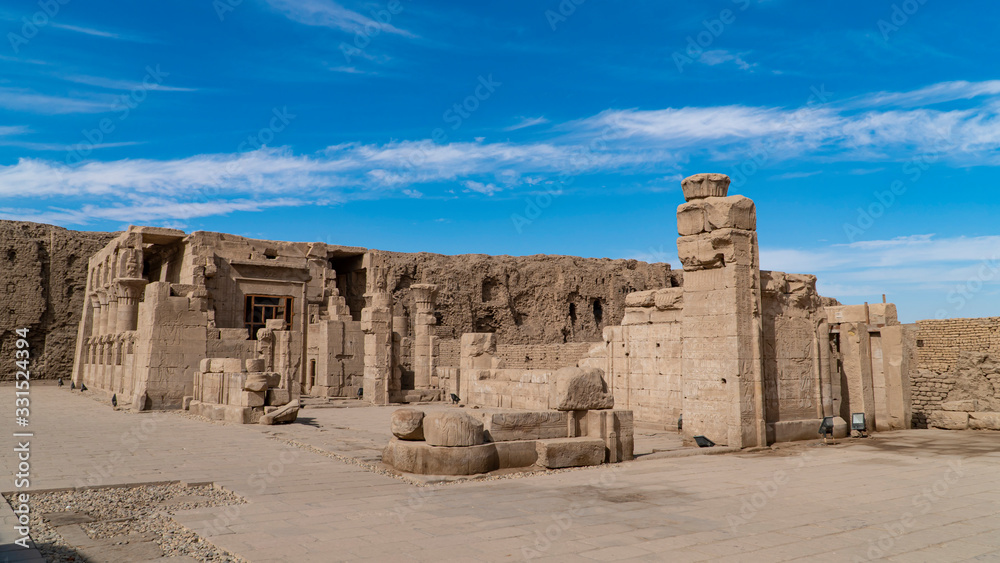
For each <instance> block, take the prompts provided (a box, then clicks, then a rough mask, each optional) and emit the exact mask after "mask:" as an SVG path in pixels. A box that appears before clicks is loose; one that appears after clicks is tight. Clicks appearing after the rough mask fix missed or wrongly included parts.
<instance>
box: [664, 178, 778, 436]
mask: <svg viewBox="0 0 1000 563" xmlns="http://www.w3.org/2000/svg"><path fill="white" fill-rule="evenodd" d="M683 188H684V196H685V198H686V199H687V203H685V204H683V205H681V206H680V207H679V208H678V209H677V226H678V232H679V234H680V235H681V236H680V238H678V239H677V253H678V257H679V258H680V261H681V263H682V264H683V266H684V317H683V321H682V326H683V334H684V340H683V360H682V365H683V401H684V402H683V405H684V406H683V413H684V433H685V434H686V435H687V436H689V437H690V436H696V435H702V436H706V437H708V438H709V439H711V440H712V441H714V442H716V443H717V444H720V445H728V446H733V447H742V448H746V447H755V446H764V445H766V442H767V432H766V424H765V418H764V391H763V362H762V355H763V348H762V344H761V338H762V325H761V289H760V287H761V285H760V265H759V256H758V247H757V212H756V207H755V206H754V203H753V201H751V200H749V199H747V198H745V197H743V196H731V197H726V195H727V193H728V189H729V178H728V177H727V176H724V175H722V174H698V175H696V176H692V177H690V178H687V179H686V180H684V182H683Z"/></svg>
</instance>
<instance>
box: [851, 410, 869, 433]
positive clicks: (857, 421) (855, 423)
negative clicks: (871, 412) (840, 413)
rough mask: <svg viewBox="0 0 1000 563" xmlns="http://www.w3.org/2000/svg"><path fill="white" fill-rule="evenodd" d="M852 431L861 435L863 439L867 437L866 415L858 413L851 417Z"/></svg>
mask: <svg viewBox="0 0 1000 563" xmlns="http://www.w3.org/2000/svg"><path fill="white" fill-rule="evenodd" d="M851 430H854V431H856V432H858V433H859V434H861V437H862V438H864V437H865V432H867V431H868V423H867V422H866V421H865V413H863V412H856V413H854V414H852V415H851Z"/></svg>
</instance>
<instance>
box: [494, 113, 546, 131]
mask: <svg viewBox="0 0 1000 563" xmlns="http://www.w3.org/2000/svg"><path fill="white" fill-rule="evenodd" d="M548 122H549V120H548V119H546V118H545V117H544V116H542V117H522V118H521V120H520V121H518V122H517V123H515V124H514V125H511V126H510V127H505V128H504V131H517V130H518V129H527V128H528V127H534V126H536V125H544V124H546V123H548Z"/></svg>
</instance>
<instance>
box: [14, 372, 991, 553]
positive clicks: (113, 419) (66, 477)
mask: <svg viewBox="0 0 1000 563" xmlns="http://www.w3.org/2000/svg"><path fill="white" fill-rule="evenodd" d="M7 389H8V390H10V389H9V388H7ZM12 403H13V401H4V402H3V403H2V408H0V411H2V414H3V415H4V416H5V417H6V418H7V419H8V420H12V418H13V412H12V408H13V407H12ZM383 410H384V411H386V412H379V411H383ZM389 410H390V409H376V408H364V409H347V408H344V409H313V410H310V409H306V411H304V412H303V420H302V422H304V423H305V424H296V425H294V426H286V427H272V428H267V427H258V426H233V425H222V424H212V423H208V422H204V421H199V420H194V419H191V418H188V417H185V416H183V415H181V414H178V413H151V414H130V413H126V412H116V411H114V410H112V408H111V407H110V405H103V404H100V403H98V402H95V401H93V400H91V399H89V398H86V397H81V396H80V395H79V394H71V393H70V392H69V391H68V390H66V389H59V388H56V387H48V386H39V387H35V388H33V390H32V425H31V430H33V431H34V432H35V434H36V437H35V439H34V441H33V442H32V458H31V459H32V468H31V469H32V473H33V475H32V477H33V480H32V487H33V489H35V490H45V489H55V488H64V487H75V486H82V485H91V486H107V485H124V484H133V483H151V482H162V481H178V480H181V481H187V482H192V483H201V482H213V483H216V484H217V485H219V486H222V487H225V488H226V489H228V490H231V491H233V492H235V493H237V494H238V495H241V496H242V497H244V498H245V499H246V500H247V501H248V502H247V504H242V505H234V506H228V507H214V508H205V509H197V510H189V511H180V512H178V513H177V514H178V515H177V517H176V519H177V520H178V522H179V523H180V524H182V525H184V526H186V527H188V528H190V529H192V530H194V531H195V532H197V533H199V534H201V535H202V536H203V537H204V538H206V539H207V540H208V541H210V542H211V543H213V544H214V545H216V546H218V547H219V548H221V549H224V550H227V551H229V552H231V553H233V554H235V555H238V556H240V557H242V558H245V559H247V560H249V561H254V562H265V561H296V562H308V561H339V560H352V561H354V560H372V561H483V560H488V561H518V560H537V561H560V560H562V561H565V560H580V561H588V560H596V561H608V560H638V561H794V560H801V561H859V560H860V561H867V560H891V561H914V562H916V561H934V562H939V561H966V560H974V561H1000V471H997V467H998V463H1000V434H996V433H989V432H971V431H970V432H946V431H928V430H914V431H905V432H893V433H886V434H880V435H878V437H877V438H875V439H873V440H868V441H861V442H850V443H844V444H841V445H836V446H814V445H798V446H793V447H787V448H783V449H780V450H777V451H766V452H757V453H739V454H728V455H713V456H691V457H676V458H674V457H671V458H662V457H661V458H657V456H656V455H653V456H641V457H640V458H639V459H637V460H636V461H634V462H631V463H626V464H623V465H620V466H604V467H601V468H594V469H587V470H573V471H565V472H560V473H554V474H539V475H533V476H529V477H523V478H512V479H497V480H487V481H474V482H465V483H452V484H446V485H430V486H423V487H418V486H414V485H412V484H409V483H406V482H404V481H402V480H399V479H396V478H392V477H389V476H385V475H381V474H377V473H374V472H371V471H367V470H365V469H363V468H361V467H359V466H358V465H356V464H354V463H346V462H344V461H342V460H341V459H338V458H336V457H331V456H327V455H322V454H321V453H317V452H316V451H315V450H312V449H305V448H298V447H290V446H288V445H287V444H286V443H285V442H283V441H282V440H280V439H276V437H275V435H278V436H280V437H281V438H292V439H295V440H297V441H299V442H303V443H306V444H310V445H311V446H313V447H315V448H318V449H320V450H327V451H333V452H337V453H340V454H341V455H349V456H351V457H357V458H362V459H366V458H371V456H372V452H374V451H377V448H375V447H373V444H377V442H378V441H379V440H380V439H381V437H382V436H386V435H387V432H386V430H385V428H384V426H385V423H384V421H385V420H387V418H388V414H387V413H388V411H389ZM11 427H12V428H13V424H12V423H11ZM9 440H11V441H12V440H13V438H10V439H9ZM637 441H638V440H637ZM638 449H639V450H640V451H641V447H640V448H638ZM668 449H669V448H668ZM352 452H353V453H352ZM2 458H3V464H4V467H6V468H8V472H11V473H12V471H10V470H11V469H12V468H14V466H15V461H14V455H13V452H12V448H11V447H8V448H3V454H2ZM651 458H655V459H651ZM11 483H12V481H8V486H7V487H4V490H8V489H12V485H11ZM164 561H167V560H166V559H164Z"/></svg>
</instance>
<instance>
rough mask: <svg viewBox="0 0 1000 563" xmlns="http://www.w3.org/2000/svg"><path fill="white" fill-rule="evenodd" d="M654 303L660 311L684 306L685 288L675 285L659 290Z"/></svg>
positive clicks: (679, 308)
mask: <svg viewBox="0 0 1000 563" xmlns="http://www.w3.org/2000/svg"><path fill="white" fill-rule="evenodd" d="M654 304H655V305H656V308H657V309H659V310H660V311H674V310H681V309H683V308H684V288H682V287H673V288H669V289H660V290H657V292H656V295H655V296H654Z"/></svg>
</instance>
